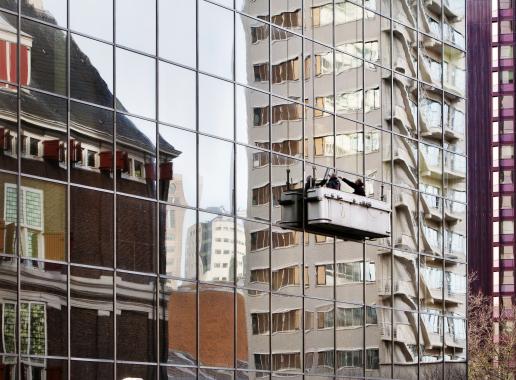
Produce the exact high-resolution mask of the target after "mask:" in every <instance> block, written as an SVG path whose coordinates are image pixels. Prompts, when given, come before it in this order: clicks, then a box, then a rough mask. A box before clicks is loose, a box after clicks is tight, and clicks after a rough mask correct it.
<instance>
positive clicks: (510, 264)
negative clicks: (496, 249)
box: [493, 259, 514, 270]
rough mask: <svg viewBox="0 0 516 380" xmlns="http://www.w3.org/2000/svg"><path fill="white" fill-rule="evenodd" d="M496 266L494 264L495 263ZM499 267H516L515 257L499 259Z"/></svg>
mask: <svg viewBox="0 0 516 380" xmlns="http://www.w3.org/2000/svg"><path fill="white" fill-rule="evenodd" d="M493 266H494V264H493ZM499 267H500V268H503V269H505V270H507V269H511V270H512V269H514V259H502V260H500V261H499Z"/></svg>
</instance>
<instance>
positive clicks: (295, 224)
mask: <svg viewBox="0 0 516 380" xmlns="http://www.w3.org/2000/svg"><path fill="white" fill-rule="evenodd" d="M288 177H289V170H287V190H286V191H284V192H283V193H282V194H281V196H280V200H279V204H280V206H281V221H280V223H279V224H280V225H281V226H282V227H284V228H293V229H301V228H303V226H304V228H305V230H306V231H307V232H312V233H317V234H323V235H336V236H337V237H339V238H342V239H352V240H362V239H377V238H385V237H389V236H391V228H390V226H391V208H390V206H389V205H388V204H387V203H385V202H382V201H379V200H376V199H371V198H367V197H364V196H361V195H356V194H350V193H346V192H343V191H340V190H335V189H331V188H329V187H322V186H317V185H316V183H315V182H316V181H313V183H312V184H311V185H310V186H307V187H305V189H293V190H290V179H289V178H288ZM303 217H304V218H305V219H304V220H303Z"/></svg>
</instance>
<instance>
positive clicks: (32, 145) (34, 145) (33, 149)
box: [29, 137, 39, 156]
mask: <svg viewBox="0 0 516 380" xmlns="http://www.w3.org/2000/svg"><path fill="white" fill-rule="evenodd" d="M29 154H30V155H31V156H38V155H39V140H38V139H35V138H34V137H31V138H30V140H29Z"/></svg>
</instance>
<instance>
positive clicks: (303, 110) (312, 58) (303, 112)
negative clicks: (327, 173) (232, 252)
mask: <svg viewBox="0 0 516 380" xmlns="http://www.w3.org/2000/svg"><path fill="white" fill-rule="evenodd" d="M307 1H309V0H307ZM304 32H305V0H301V62H300V65H299V70H300V71H301V73H300V75H299V77H300V78H301V101H302V102H303V107H301V116H302V119H301V138H302V144H303V161H302V175H301V183H303V180H304V176H305V168H306V152H305V151H304V149H305V139H306V133H305V127H306V108H305V105H304V104H305V96H306V94H305V84H306V79H307V78H305V77H306V71H305V41H306V39H305V37H304V34H305V33H304ZM311 46H312V51H311V53H310V62H311V66H312V68H311V72H310V74H311V75H313V67H314V64H315V55H314V43H313V41H312V45H311ZM271 67H272V65H271ZM271 78H272V77H271ZM271 80H272V79H271ZM313 92H314V83H313V82H312V94H313ZM312 100H313V95H312ZM312 104H313V103H312ZM271 121H272V119H271ZM271 204H272V198H271ZM303 210H304V207H303ZM303 213H304V211H303ZM304 220H305V217H304V215H303V224H304ZM306 233H307V232H306V231H305V226H304V225H303V231H302V232H301V270H300V273H301V274H300V276H301V278H302V280H301V287H302V289H301V326H302V331H301V357H300V358H299V360H300V362H301V371H302V372H303V374H304V373H305V372H306V363H305V349H306V347H305V343H306V342H305V251H306V249H305V234H306ZM303 377H304V375H303Z"/></svg>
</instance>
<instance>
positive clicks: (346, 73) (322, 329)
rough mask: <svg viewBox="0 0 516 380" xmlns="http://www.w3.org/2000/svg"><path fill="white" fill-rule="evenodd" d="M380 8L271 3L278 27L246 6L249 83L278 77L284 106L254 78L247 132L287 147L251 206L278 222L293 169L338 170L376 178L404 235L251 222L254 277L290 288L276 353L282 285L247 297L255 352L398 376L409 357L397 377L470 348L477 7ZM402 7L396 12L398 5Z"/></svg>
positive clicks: (264, 157)
mask: <svg viewBox="0 0 516 380" xmlns="http://www.w3.org/2000/svg"><path fill="white" fill-rule="evenodd" d="M266 3H267V2H266V1H256V2H252V3H250V4H248V6H247V8H246V12H247V13H248V14H251V15H253V16H255V17H258V18H262V17H261V16H262V15H263V14H266V12H267V5H266ZM365 6H366V7H368V8H369V9H371V11H369V10H363V9H362V8H361V7H359V6H357V5H355V4H353V3H351V2H346V1H337V2H335V4H334V5H333V4H332V3H330V2H315V1H314V2H312V1H308V2H305V5H304V7H305V8H304V10H303V9H301V2H295V1H294V2H290V3H289V6H288V7H284V6H282V5H280V4H271V9H270V17H271V22H272V26H267V25H265V24H261V23H260V22H258V21H256V20H247V19H245V18H244V17H242V25H243V28H244V29H245V32H246V33H247V34H246V36H247V40H248V42H249V44H248V49H247V81H248V82H249V83H251V84H252V85H253V86H254V87H257V88H263V89H264V90H267V88H266V87H262V86H263V85H262V83H265V84H267V83H266V82H265V81H266V80H270V81H271V84H270V85H271V88H272V91H273V95H272V98H271V100H272V103H271V104H270V105H269V103H268V98H267V97H264V96H263V94H261V93H260V92H258V91H250V90H247V91H246V106H247V110H248V118H247V124H248V130H247V137H248V141H247V144H248V145H250V146H255V147H257V148H270V149H271V150H272V154H271V155H270V156H269V154H268V153H265V152H261V151H259V150H254V151H253V150H251V149H248V151H247V153H248V167H249V173H252V174H250V175H249V182H248V183H249V193H248V214H249V216H251V217H253V218H256V219H264V220H266V219H267V218H268V215H269V210H270V212H271V214H270V215H271V221H272V223H277V222H278V221H280V219H281V213H280V207H279V204H278V200H279V197H280V195H281V193H282V191H284V190H285V189H286V185H285V183H286V180H287V171H289V175H290V178H291V183H292V186H300V185H302V183H303V179H304V178H305V177H306V176H307V175H311V174H312V173H313V170H314V169H315V173H316V175H318V176H319V177H321V176H322V175H323V174H324V173H325V170H326V167H330V168H335V169H336V170H338V171H339V172H340V173H339V174H340V175H343V176H346V177H348V178H350V177H351V178H353V177H365V180H366V194H367V196H369V197H373V198H376V199H379V200H384V201H386V202H388V203H389V204H391V206H392V212H393V220H392V223H393V236H392V237H391V238H390V239H381V240H376V241H373V242H371V244H369V243H367V244H365V245H364V244H362V243H358V242H357V243H353V242H349V241H347V242H346V241H342V240H339V239H334V238H329V237H325V236H320V235H312V234H309V233H308V231H305V232H304V234H303V233H302V232H299V231H287V230H282V229H280V228H277V227H274V225H273V226H272V231H271V232H270V234H269V230H268V228H266V226H265V225H263V226H261V227H260V224H259V223H249V226H250V227H249V228H248V229H247V231H246V238H247V241H248V242H249V243H250V244H248V246H247V249H248V254H247V260H246V262H247V266H248V267H247V269H246V284H247V286H250V287H258V288H260V284H264V283H268V282H270V283H271V288H272V290H273V291H274V292H280V293H284V294H285V295H284V296H283V295H282V296H279V295H278V296H275V295H273V296H272V302H271V307H272V309H271V310H270V318H272V322H271V323H272V331H271V333H272V336H271V339H272V343H271V344H272V347H273V353H272V358H271V359H269V356H268V355H264V354H260V353H263V352H266V351H267V347H268V345H269V340H268V339H266V338H265V336H264V334H266V333H267V332H268V331H269V328H268V322H269V316H268V314H267V313H264V312H263V310H264V309H266V308H267V306H266V305H267V300H268V295H267V294H266V293H261V292H260V291H253V294H254V295H253V297H248V299H247V302H248V307H247V308H248V312H249V314H250V316H251V318H250V321H251V323H252V325H253V333H252V336H251V337H250V339H249V347H250V359H249V362H250V363H254V365H255V368H257V369H266V368H271V369H272V370H282V369H284V368H297V367H298V366H300V365H301V364H300V363H301V362H302V361H303V360H304V368H306V369H307V370H308V371H313V372H315V373H317V372H321V373H324V371H325V370H324V367H325V366H326V367H332V366H333V365H335V366H336V367H337V373H338V374H347V375H357V376H360V375H362V373H363V372H362V368H364V367H365V371H366V372H365V373H366V374H367V375H370V376H387V377H388V376H389V372H388V371H389V368H390V366H391V365H392V364H394V368H395V369H394V371H395V372H394V374H395V376H400V377H403V376H405V377H406V378H415V377H417V373H418V372H417V371H418V362H425V363H429V364H428V365H426V364H425V365H422V369H421V371H422V372H421V373H425V374H426V375H430V374H431V373H438V372H439V371H440V369H439V368H441V369H442V368H443V367H442V365H441V364H440V363H442V358H443V357H447V358H450V360H451V361H456V360H459V361H460V360H462V359H463V358H464V357H465V356H464V355H465V319H464V318H465V288H466V266H465V260H466V246H465V221H466V220H465V218H466V212H465V211H466V208H465V202H466V198H465V170H466V168H465V162H466V161H465V160H466V159H465V157H464V154H465V101H464V99H463V97H464V87H465V64H464V52H463V51H462V50H460V49H464V47H465V46H464V27H465V23H464V5H461V4H459V2H456V4H453V5H446V6H443V7H440V6H439V7H434V6H429V5H426V4H422V3H420V4H419V5H418V6H417V5H416V4H415V3H414V4H412V5H410V4H407V3H405V2H401V1H395V2H392V8H390V7H389V5H387V6H385V4H383V3H381V4H380V2H374V1H368V2H366V3H365ZM389 10H390V11H391V12H393V13H392V14H393V18H395V21H392V22H391V20H389V19H388V18H386V17H383V16H382V14H385V12H389ZM303 12H304V19H303V20H301V17H302V15H303ZM417 19H419V20H421V21H420V23H419V31H420V32H421V33H418V32H417V31H416V30H414V28H415V26H416V22H415V20H417ZM441 19H442V21H441ZM274 25H277V26H278V27H275V26H274ZM302 25H304V28H302ZM441 28H442V29H443V32H441ZM289 31H292V32H294V33H290V32H289ZM300 33H304V34H305V35H307V36H309V37H310V38H314V39H315V40H316V41H321V42H322V43H317V42H314V41H310V40H306V39H305V40H302V39H301V38H300V37H299V34H300ZM442 36H444V39H445V41H446V44H443V42H441V37H442ZM269 43H270V49H268V45H269ZM332 44H334V46H335V48H336V49H337V50H335V52H333V50H332V49H330V48H329V47H328V46H327V45H332ZM269 54H270V55H269ZM362 58H363V59H362ZM417 79H419V80H420V81H423V82H424V83H421V84H419V85H418V81H417ZM443 89H444V90H445V91H446V92H443ZM274 94H277V95H279V96H274ZM289 99H291V100H289ZM333 113H335V114H336V116H333ZM268 128H270V138H271V140H270V143H269V142H268V138H269V136H268V130H269V129H268ZM418 140H419V141H421V142H420V143H419V144H418ZM269 144H270V145H269ZM443 148H444V149H443ZM302 158H304V159H305V160H306V163H305V165H304V172H303V166H302V162H301V161H300V159H302ZM269 171H270V181H269ZM343 187H344V188H345V185H344V184H343ZM345 190H348V189H345ZM269 249H272V255H271V258H270V264H269ZM418 252H419V253H422V255H420V257H418ZM268 265H270V271H269V269H268ZM301 284H304V290H303V291H302V292H301V290H300V289H299V286H300V285H301ZM301 293H303V294H304V295H305V296H308V297H311V298H309V299H306V298H305V301H304V309H303V307H301V303H300V301H299V300H298V299H297V298H296V297H295V296H298V295H300V294H301ZM289 296H290V297H289ZM312 297H313V299H312ZM317 299H328V301H318V300H317ZM333 299H336V300H337V304H334V302H333V301H332V300H333ZM339 303H341V304H339ZM303 312H304V321H305V326H304V331H305V333H304V340H303V339H302V338H303V333H302V331H303V328H302V326H301V325H300V323H301V314H302V313H303ZM417 313H420V314H419V315H420V317H419V318H418V317H416V316H417ZM280 320H281V321H283V322H282V323H281V324H279V322H278V321H280ZM284 321H287V322H284ZM364 326H365V341H364V335H363V328H364ZM332 328H335V329H337V332H336V341H335V344H336V345H337V346H334V341H333V339H334V338H333V332H332V331H331V329H332ZM280 332H283V333H284V334H286V335H288V336H289V339H288V340H284V339H281V338H278V337H276V336H275V334H277V333H280ZM443 334H444V335H445V336H444V337H443ZM301 341H304V342H305V347H304V353H305V357H304V358H302V357H300V356H299V353H298V352H303V350H300V342H301ZM292 342H294V343H292ZM444 342H446V343H444ZM420 345H421V347H424V349H420ZM321 346H325V347H328V350H326V351H321V350H320V347H321ZM253 352H255V354H254V356H253ZM256 352H258V354H256ZM269 360H272V363H271V362H269ZM432 363H435V364H434V365H432ZM450 368H451V366H450ZM459 371H460V366H459Z"/></svg>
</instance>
